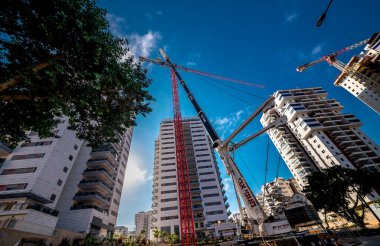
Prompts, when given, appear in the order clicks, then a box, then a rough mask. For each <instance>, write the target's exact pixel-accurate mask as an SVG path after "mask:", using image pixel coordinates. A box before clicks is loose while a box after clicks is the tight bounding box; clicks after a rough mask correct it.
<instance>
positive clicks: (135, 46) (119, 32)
mask: <svg viewBox="0 0 380 246" xmlns="http://www.w3.org/2000/svg"><path fill="white" fill-rule="evenodd" d="M145 17H146V18H147V19H149V18H152V15H151V14H150V13H146V14H145ZM107 19H108V22H109V24H110V31H111V33H112V34H113V35H115V36H117V37H120V38H126V39H127V40H128V45H127V47H128V48H129V51H128V52H127V54H126V55H125V56H124V57H123V59H125V58H128V57H130V56H131V55H132V56H133V57H134V58H135V61H137V60H138V57H139V56H144V57H147V56H149V55H150V54H151V52H152V51H153V50H154V49H156V48H157V42H158V41H159V40H160V39H161V35H160V33H159V32H154V31H151V30H149V31H148V32H147V33H145V34H142V35H140V34H137V33H134V34H126V33H125V32H124V31H123V28H122V27H123V26H125V25H126V23H125V20H124V18H123V17H120V16H116V15H113V14H107Z"/></svg>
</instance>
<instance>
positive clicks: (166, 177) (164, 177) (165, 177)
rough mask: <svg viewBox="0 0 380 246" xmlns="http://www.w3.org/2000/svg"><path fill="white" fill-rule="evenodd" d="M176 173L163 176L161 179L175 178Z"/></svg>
mask: <svg viewBox="0 0 380 246" xmlns="http://www.w3.org/2000/svg"><path fill="white" fill-rule="evenodd" d="M175 177H176V176H175V175H170V176H162V177H161V179H172V178H175Z"/></svg>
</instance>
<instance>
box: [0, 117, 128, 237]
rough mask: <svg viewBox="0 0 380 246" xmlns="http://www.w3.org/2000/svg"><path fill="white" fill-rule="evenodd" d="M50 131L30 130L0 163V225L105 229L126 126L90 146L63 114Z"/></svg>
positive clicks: (114, 201)
mask: <svg viewBox="0 0 380 246" xmlns="http://www.w3.org/2000/svg"><path fill="white" fill-rule="evenodd" d="M54 134H55V135H56V136H58V137H59V138H57V137H51V138H44V139H40V138H39V137H38V136H37V134H36V133H35V132H31V133H30V134H29V137H30V138H31V141H30V143H20V144H19V146H18V147H17V148H15V149H14V150H13V152H12V153H11V154H9V156H8V157H7V159H6V160H5V161H4V163H3V164H2V166H1V167H0V227H6V228H12V229H14V230H19V231H26V232H31V233H37V234H42V235H47V236H49V235H50V236H51V235H53V234H54V231H55V230H56V229H57V228H58V229H59V228H61V229H66V230H70V231H76V232H83V233H89V232H91V233H93V234H103V235H104V234H106V233H107V231H111V230H112V229H113V227H114V225H115V223H116V216H117V211H118V206H119V200H120V195H121V188H122V181H123V177H124V172H125V166H126V161H127V158H128V151H129V145H130V138H131V134H132V131H131V130H128V131H127V132H126V133H125V135H124V136H119V137H120V142H119V143H115V144H110V145H105V146H102V147H101V148H99V149H96V150H95V149H94V150H92V149H91V148H90V147H88V146H87V145H86V143H85V142H84V141H82V140H79V139H77V138H76V135H75V132H73V131H71V130H69V129H68V119H67V118H63V119H61V121H60V123H59V125H58V126H57V128H56V129H55V131H54Z"/></svg>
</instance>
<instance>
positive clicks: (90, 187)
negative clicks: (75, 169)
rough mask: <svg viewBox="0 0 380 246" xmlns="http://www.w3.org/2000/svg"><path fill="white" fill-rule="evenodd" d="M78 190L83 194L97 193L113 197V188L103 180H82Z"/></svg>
mask: <svg viewBox="0 0 380 246" xmlns="http://www.w3.org/2000/svg"><path fill="white" fill-rule="evenodd" d="M78 188H79V189H80V190H81V191H83V192H90V191H96V192H99V193H101V194H102V195H105V196H108V195H112V189H113V188H112V186H109V185H108V184H107V183H105V182H103V181H101V180H82V181H80V182H79V185H78Z"/></svg>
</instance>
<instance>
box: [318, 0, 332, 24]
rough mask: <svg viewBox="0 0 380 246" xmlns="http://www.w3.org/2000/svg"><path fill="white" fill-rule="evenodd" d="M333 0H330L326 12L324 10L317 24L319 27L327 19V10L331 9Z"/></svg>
mask: <svg viewBox="0 0 380 246" xmlns="http://www.w3.org/2000/svg"><path fill="white" fill-rule="evenodd" d="M332 1H333V0H330V2H329V4H328V5H327V8H326V10H325V12H323V13H322V15H321V16H320V17H319V19H318V21H317V24H316V26H317V27H320V26H321V25H322V23H323V21H324V20H325V18H326V14H327V11H328V10H329V8H330V5H331V3H332Z"/></svg>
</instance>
